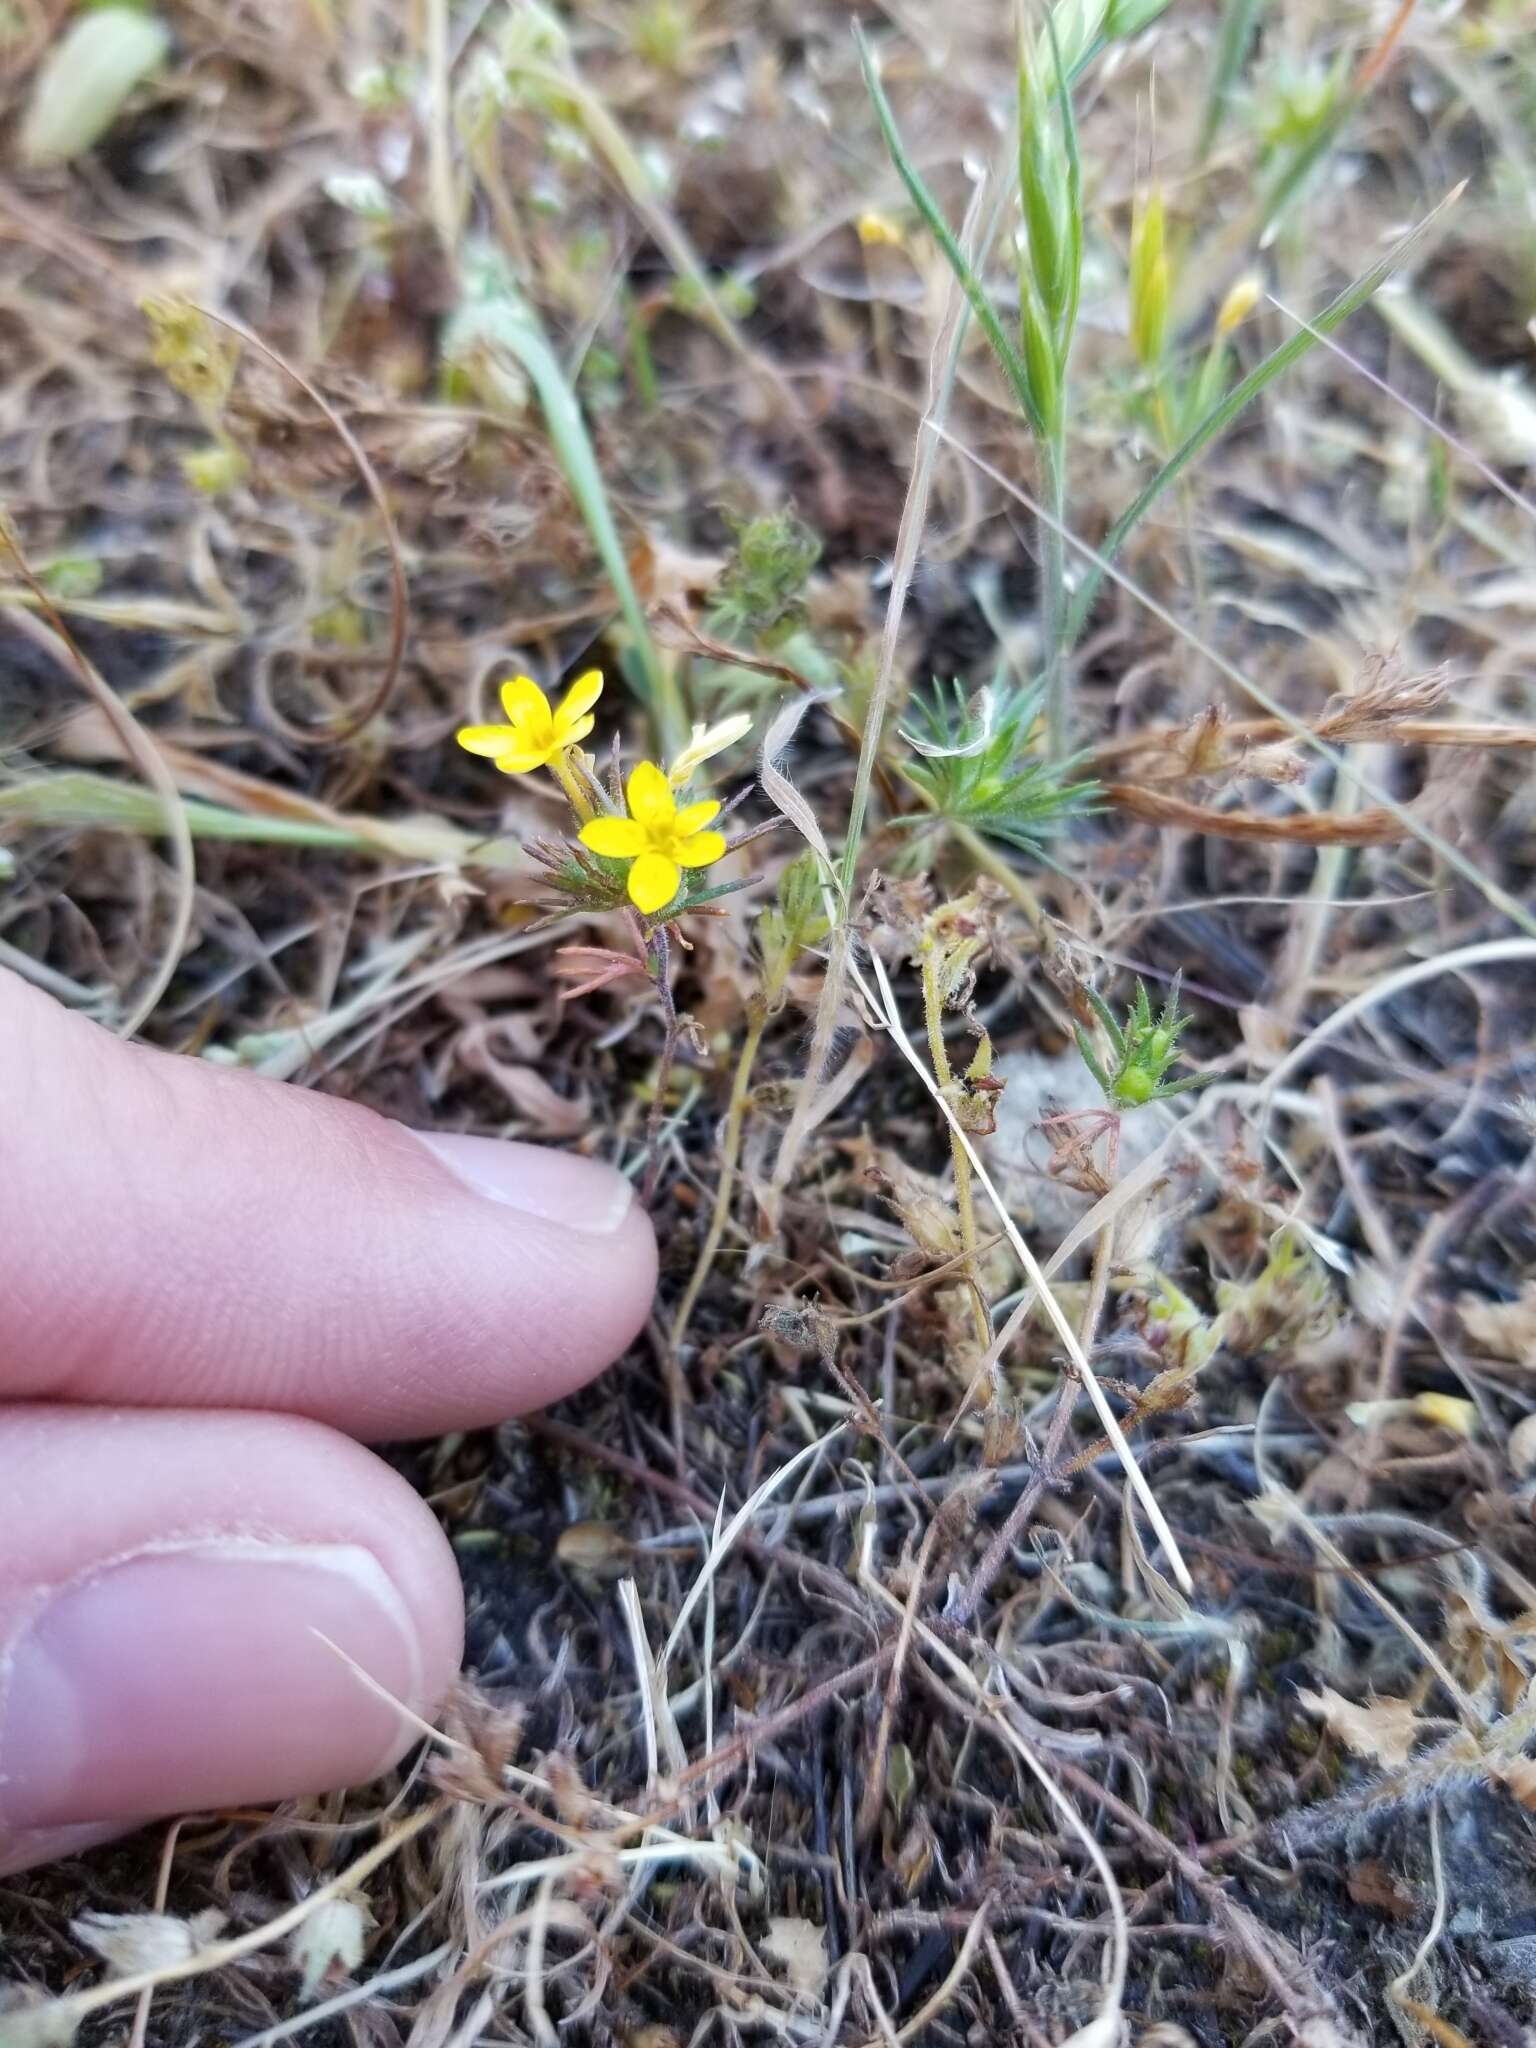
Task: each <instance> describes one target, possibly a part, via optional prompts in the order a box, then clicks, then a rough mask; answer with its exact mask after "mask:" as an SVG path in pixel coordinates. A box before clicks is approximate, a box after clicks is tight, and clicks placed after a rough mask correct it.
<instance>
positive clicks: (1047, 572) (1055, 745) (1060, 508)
mask: <svg viewBox="0 0 1536 2048" xmlns="http://www.w3.org/2000/svg"><path fill="white" fill-rule="evenodd" d="M1040 458H1041V467H1042V470H1043V473H1044V482H1045V509H1046V512H1047V514H1048V515H1049V516H1048V517H1047V518H1045V519H1042V520H1041V521H1040V634H1041V639H1042V641H1043V643H1044V645H1043V648H1042V653H1043V656H1044V664H1043V665H1044V671H1045V735H1046V739H1045V743H1046V752H1047V753H1048V755H1049V756H1050V758H1051V760H1052V761H1065V760H1066V759H1067V757H1068V755H1069V754H1070V753H1071V751H1072V703H1071V690H1070V687H1069V684H1068V672H1067V661H1068V656H1069V649H1068V645H1067V631H1066V623H1067V557H1066V539H1065V535H1066V504H1067V459H1066V431H1065V424H1064V422H1063V421H1062V420H1061V418H1060V417H1059V416H1058V417H1057V419H1056V420H1055V421H1054V422H1053V423H1052V426H1051V431H1050V434H1049V437H1048V438H1047V439H1046V440H1044V441H1042V442H1041V443H1040Z"/></svg>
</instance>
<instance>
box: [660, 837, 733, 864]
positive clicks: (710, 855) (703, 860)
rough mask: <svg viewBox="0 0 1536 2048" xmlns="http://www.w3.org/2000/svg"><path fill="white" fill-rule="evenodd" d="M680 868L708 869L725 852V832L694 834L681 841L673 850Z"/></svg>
mask: <svg viewBox="0 0 1536 2048" xmlns="http://www.w3.org/2000/svg"><path fill="white" fill-rule="evenodd" d="M672 852H673V857H674V858H675V859H676V861H677V863H678V865H679V867H685V868H707V867H708V866H709V864H710V862H711V861H714V860H719V858H720V856H721V855H722V854H723V853H724V852H725V834H724V833H723V832H694V833H690V835H689V836H688V838H686V839H680V840H679V841H678V842H677V844H676V846H674V847H673V849H672Z"/></svg>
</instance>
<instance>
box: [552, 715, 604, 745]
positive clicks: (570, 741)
mask: <svg viewBox="0 0 1536 2048" xmlns="http://www.w3.org/2000/svg"><path fill="white" fill-rule="evenodd" d="M596 723H597V720H596V719H595V718H578V719H577V720H576V722H575V723H574V724H573V725H562V726H560V727H559V728H558V730H557V733H556V738H557V740H558V742H559V749H560V752H561V753H562V754H563V753H564V752H565V750H566V748H567V747H574V746H575V744H576V742H577V741H578V740H584V739H585V738H586V736H587V734H588V733H589V732H590V731H591V730H592V728H593V726H594V725H596Z"/></svg>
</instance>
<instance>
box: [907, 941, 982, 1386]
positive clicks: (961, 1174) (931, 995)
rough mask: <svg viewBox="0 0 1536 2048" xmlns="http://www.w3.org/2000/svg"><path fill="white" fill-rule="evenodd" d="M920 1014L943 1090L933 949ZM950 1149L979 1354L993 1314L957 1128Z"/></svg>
mask: <svg viewBox="0 0 1536 2048" xmlns="http://www.w3.org/2000/svg"><path fill="white" fill-rule="evenodd" d="M922 981H923V1015H924V1017H925V1018H926V1020H927V1024H928V1056H929V1058H930V1059H931V1060H932V1061H933V1078H934V1079H935V1080H936V1081H937V1082H938V1084H939V1086H940V1088H942V1089H944V1090H945V1091H946V1092H948V1091H949V1090H951V1089H952V1088H953V1086H954V1079H955V1076H954V1070H953V1069H952V1068H951V1066H950V1064H949V1048H948V1047H947V1046H946V1045H945V1043H944V999H943V997H942V996H941V995H940V993H939V977H938V970H937V966H936V964H935V960H934V955H933V953H932V952H931V951H930V952H927V953H925V954H924V955H923V967H922ZM949 1152H950V1157H951V1159H952V1160H953V1161H954V1165H955V1207H956V1209H957V1210H958V1211H959V1215H960V1242H961V1244H962V1245H963V1246H964V1247H965V1264H964V1266H963V1267H962V1268H961V1271H962V1272H963V1273H964V1275H965V1280H966V1285H967V1287H968V1288H969V1290H970V1297H971V1321H972V1323H973V1324H974V1326H975V1330H976V1341H977V1343H978V1344H979V1345H980V1346H981V1350H982V1355H983V1356H985V1355H986V1351H987V1347H988V1345H990V1343H991V1342H992V1318H991V1317H990V1316H989V1315H988V1313H987V1297H986V1295H985V1294H984V1293H983V1292H982V1287H981V1275H980V1272H979V1271H978V1269H977V1265H976V1203H975V1199H974V1197H973V1195H972V1193H971V1162H970V1160H969V1159H968V1158H967V1157H966V1155H965V1147H964V1146H963V1145H962V1144H961V1143H960V1139H959V1136H958V1134H957V1133H956V1132H954V1131H951V1132H950V1134H949Z"/></svg>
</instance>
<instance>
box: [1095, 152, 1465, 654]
mask: <svg viewBox="0 0 1536 2048" xmlns="http://www.w3.org/2000/svg"><path fill="white" fill-rule="evenodd" d="M1465 189H1466V188H1465V181H1463V183H1462V184H1460V185H1457V186H1456V187H1455V188H1454V189H1453V190H1452V191H1450V192H1448V193H1447V194H1446V196H1445V197H1444V199H1442V200H1441V201H1440V204H1439V205H1438V206H1437V207H1435V208H1434V210H1433V211H1432V212H1430V213H1427V214H1426V215H1425V216H1424V218H1423V220H1421V221H1420V222H1419V223H1418V225H1417V226H1416V227H1413V228H1410V229H1409V231H1408V233H1407V234H1406V235H1404V236H1403V238H1402V240H1401V241H1400V242H1398V243H1396V244H1395V246H1394V247H1393V248H1391V249H1389V250H1388V252H1387V254H1386V255H1385V256H1383V257H1382V259H1381V261H1380V262H1379V263H1373V264H1372V266H1371V268H1370V269H1369V270H1367V271H1366V272H1364V274H1363V275H1362V276H1360V277H1358V278H1356V280H1355V282H1354V283H1353V284H1352V285H1350V286H1348V287H1347V289H1345V290H1344V291H1342V292H1340V294H1339V296H1338V297H1337V298H1336V299H1334V300H1333V301H1332V302H1331V304H1329V305H1327V306H1325V307H1324V308H1323V310H1322V312H1320V313H1319V314H1318V315H1317V317H1316V318H1315V319H1314V320H1313V321H1312V322H1311V323H1310V325H1309V326H1307V327H1304V328H1301V329H1299V330H1298V331H1297V332H1296V333H1295V334H1293V335H1292V336H1291V337H1290V339H1289V340H1287V341H1283V342H1282V343H1281V344H1280V346H1279V348H1277V349H1275V350H1274V351H1273V352H1272V353H1271V354H1270V355H1267V356H1266V357H1265V358H1264V360H1263V362H1262V363H1260V364H1259V365H1258V366H1257V368H1255V369H1252V370H1250V371H1249V373H1248V375H1247V376H1246V377H1244V378H1243V380H1242V382H1241V383H1240V384H1236V385H1234V386H1233V388H1232V389H1231V391H1229V392H1228V393H1227V396H1226V397H1225V398H1224V399H1222V400H1221V402H1220V403H1219V404H1218V405H1215V406H1213V407H1212V408H1211V410H1210V411H1209V412H1208V413H1207V414H1206V416H1205V418H1204V419H1203V420H1201V421H1200V423H1199V425H1198V426H1197V427H1195V429H1194V431H1193V432H1192V433H1191V434H1190V435H1189V437H1188V439H1187V440H1185V441H1184V442H1183V443H1182V445H1181V446H1180V447H1178V448H1176V449H1175V450H1174V452H1173V454H1172V455H1170V456H1169V458H1168V460H1167V461H1166V462H1165V463H1164V464H1163V466H1162V468H1161V469H1160V470H1159V471H1158V472H1157V474H1156V476H1154V477H1153V478H1152V480H1151V481H1150V483H1148V484H1147V485H1146V487H1145V488H1144V489H1143V490H1142V491H1141V492H1140V493H1139V495H1138V496H1137V497H1136V498H1135V499H1134V500H1133V501H1132V502H1131V504H1129V505H1128V506H1127V507H1126V509H1125V511H1123V512H1122V513H1121V515H1120V517H1119V518H1118V519H1117V520H1116V521H1115V523H1114V525H1113V526H1112V527H1111V528H1110V529H1109V532H1108V533H1107V534H1106V535H1105V536H1104V539H1103V540H1102V541H1101V542H1100V544H1099V560H1098V561H1097V562H1096V563H1095V564H1094V566H1093V568H1092V569H1090V570H1089V572H1088V574H1087V576H1086V577H1085V578H1084V579H1083V584H1082V588H1081V589H1080V590H1079V591H1078V593H1077V595H1076V597H1075V598H1074V599H1073V601H1072V608H1071V610H1070V612H1069V613H1068V615H1067V631H1066V641H1067V645H1068V646H1069V647H1070V646H1071V645H1072V643H1073V642H1074V641H1075V640H1076V639H1077V637H1078V635H1079V634H1080V633H1081V632H1082V630H1083V627H1084V625H1085V624H1086V623H1087V619H1088V614H1089V612H1090V611H1092V609H1093V601H1094V599H1095V598H1096V597H1097V596H1098V593H1099V585H1100V584H1101V583H1102V582H1103V580H1104V569H1105V567H1106V566H1107V565H1108V563H1110V562H1112V561H1113V560H1114V558H1115V556H1116V555H1117V554H1118V553H1119V551H1120V549H1121V547H1122V546H1123V544H1124V542H1125V538H1126V535H1127V534H1128V533H1130V531H1131V529H1132V528H1133V527H1134V526H1135V525H1136V524H1137V522H1138V521H1139V520H1141V519H1142V518H1143V517H1144V516H1145V515H1146V514H1147V513H1148V512H1150V511H1151V509H1152V507H1153V506H1154V505H1155V504H1156V503H1157V501H1158V499H1159V498H1161V497H1162V495H1163V494H1164V492H1165V491H1167V490H1168V488H1169V486H1170V485H1172V484H1175V483H1177V482H1178V480H1179V478H1180V477H1181V476H1182V475H1183V474H1184V472H1185V470H1186V469H1188V468H1189V466H1190V464H1191V463H1192V462H1193V461H1194V460H1195V458H1196V457H1197V456H1198V455H1199V454H1200V453H1201V451H1202V450H1203V449H1204V448H1206V447H1207V446H1208V445H1209V443H1210V442H1212V441H1213V440H1215V438H1216V436H1217V435H1218V434H1219V433H1221V432H1222V431H1223V430H1224V429H1225V428H1226V427H1228V426H1230V425H1231V423H1232V421H1233V420H1235V419H1236V418H1237V416H1238V414H1239V413H1240V412H1242V411H1243V409H1244V408H1245V407H1246V406H1249V405H1251V404H1252V403H1253V401H1254V399H1256V398H1258V397H1259V396H1260V395H1261V394H1262V393H1263V392H1264V391H1266V390H1268V388H1269V386H1270V385H1271V384H1273V383H1274V381H1275V379H1276V378H1277V377H1278V376H1280V375H1281V373H1282V372H1283V371H1285V370H1288V369H1289V368H1290V366H1291V365H1292V363H1294V362H1298V361H1299V360H1300V359H1301V357H1302V356H1304V355H1305V354H1306V353H1307V351H1308V350H1309V349H1310V348H1312V347H1314V346H1315V344H1316V343H1317V342H1318V341H1319V340H1320V339H1321V337H1322V336H1324V335H1326V334H1331V333H1332V332H1333V331H1334V329H1335V328H1336V327H1342V326H1343V324H1344V322H1345V321H1346V320H1347V319H1349V317H1350V315H1351V314H1353V313H1358V312H1359V310H1360V308H1361V307H1362V306H1363V305H1365V303H1366V302H1367V300H1368V299H1370V298H1372V297H1373V296H1374V294H1375V293H1376V292H1377V291H1379V290H1380V288H1381V286H1382V285H1383V284H1385V282H1386V281H1387V279H1388V278H1389V277H1390V276H1391V275H1392V273H1393V272H1394V271H1395V270H1398V269H1400V268H1401V266H1402V264H1403V262H1404V261H1405V260H1406V258H1407V257H1408V255H1409V253H1410V252H1411V251H1412V250H1413V249H1414V248H1416V247H1417V245H1418V244H1419V243H1420V242H1421V241H1422V240H1423V238H1424V237H1425V235H1427V234H1428V233H1429V231H1430V229H1431V228H1432V227H1434V226H1435V225H1436V224H1437V223H1438V222H1439V221H1440V220H1441V219H1443V218H1444V216H1445V214H1446V213H1447V212H1448V211H1449V210H1450V208H1451V207H1452V206H1454V205H1455V203H1456V201H1457V200H1458V199H1459V198H1460V197H1461V194H1462V192H1463V191H1464V190H1465Z"/></svg>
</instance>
